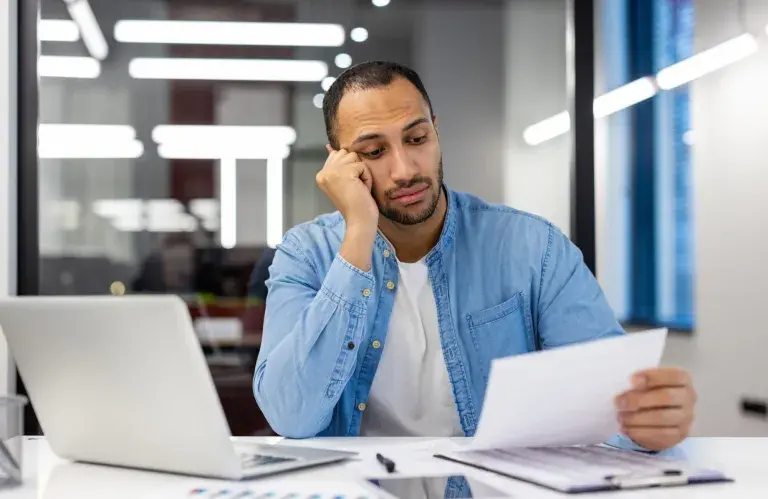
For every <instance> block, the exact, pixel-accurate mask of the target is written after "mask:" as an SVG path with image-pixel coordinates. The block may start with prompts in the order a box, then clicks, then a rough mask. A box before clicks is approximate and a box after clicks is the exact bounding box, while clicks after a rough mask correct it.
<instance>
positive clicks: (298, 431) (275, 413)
mask: <svg viewBox="0 0 768 499" xmlns="http://www.w3.org/2000/svg"><path fill="white" fill-rule="evenodd" d="M261 374H262V376H263V373H261ZM262 376H259V372H258V371H257V374H256V376H254V380H253V394H254V397H255V399H256V404H257V405H258V406H259V409H260V410H261V413H262V414H263V415H264V418H265V419H266V420H267V423H268V424H269V426H270V428H272V430H273V431H274V432H275V433H277V434H278V435H280V436H282V437H286V438H296V439H302V438H312V437H315V436H317V434H318V433H320V432H321V431H322V430H323V427H322V426H321V425H319V424H317V423H318V422H320V420H321V417H320V416H319V415H318V413H317V411H318V409H319V408H318V407H313V404H306V403H303V402H302V401H301V400H296V399H295V398H294V397H291V394H289V393H286V391H287V390H285V389H284V388H282V387H281V388H279V389H278V391H277V392H275V393H272V392H270V391H269V390H268V389H266V387H265V386H264V385H263V384H262V383H261V378H262Z"/></svg>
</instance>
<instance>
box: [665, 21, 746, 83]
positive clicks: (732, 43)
mask: <svg viewBox="0 0 768 499" xmlns="http://www.w3.org/2000/svg"><path fill="white" fill-rule="evenodd" d="M757 48H758V47H757V40H756V39H755V37H754V36H752V35H751V34H749V33H746V34H743V35H741V36H738V37H736V38H733V39H731V40H728V41H727V42H724V43H721V44H720V45H717V46H715V47H713V48H711V49H709V50H705V51H703V52H700V53H698V54H696V55H694V56H692V57H689V58H688V59H685V60H684V61H681V62H678V63H677V64H673V65H672V66H669V67H668V68H664V69H662V70H661V71H659V74H657V75H656V82H657V83H658V85H659V87H660V88H663V89H665V90H667V89H672V88H676V87H679V86H680V85H684V84H686V83H689V82H691V81H693V80H695V79H697V78H701V77H702V76H704V75H706V74H709V73H712V72H713V71H717V70H718V69H721V68H724V67H726V66H728V65H730V64H733V63H735V62H738V61H740V60H742V59H744V58H746V57H749V56H750V55H752V54H754V53H755V52H757Z"/></svg>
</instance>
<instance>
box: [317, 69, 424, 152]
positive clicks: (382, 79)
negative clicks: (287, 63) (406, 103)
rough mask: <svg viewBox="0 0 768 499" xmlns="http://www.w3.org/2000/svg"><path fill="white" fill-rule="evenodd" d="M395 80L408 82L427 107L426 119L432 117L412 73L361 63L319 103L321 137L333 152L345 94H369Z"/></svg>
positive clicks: (332, 87) (341, 77) (340, 80)
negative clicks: (322, 131)
mask: <svg viewBox="0 0 768 499" xmlns="http://www.w3.org/2000/svg"><path fill="white" fill-rule="evenodd" d="M395 78H404V79H406V80H408V81H409V82H411V84H413V86H414V87H416V89H417V90H418V91H419V93H421V95H422V97H424V100H425V101H427V105H428V106H429V114H430V116H429V117H430V118H432V117H433V116H434V114H435V113H434V111H433V110H432V101H431V100H430V99H429V94H427V89H426V88H424V83H422V81H421V78H420V77H419V75H418V73H416V71H414V70H413V69H411V68H409V67H406V66H403V65H402V64H398V63H396V62H389V61H368V62H362V63H360V64H358V65H356V66H352V67H351V68H349V69H347V70H346V71H344V72H343V73H341V75H339V77H338V78H336V81H334V82H333V84H332V85H331V87H330V88H329V89H328V92H327V93H326V94H325V98H324V99H323V118H325V133H326V134H327V135H328V142H329V143H330V145H331V147H333V148H334V149H338V148H339V142H338V139H337V138H336V130H335V127H336V114H337V113H338V111H339V103H340V102H341V99H342V97H344V95H345V94H346V93H347V91H349V90H370V89H373V88H380V87H386V86H388V85H390V84H391V83H392V81H394V80H395Z"/></svg>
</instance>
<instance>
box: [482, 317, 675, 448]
mask: <svg viewBox="0 0 768 499" xmlns="http://www.w3.org/2000/svg"><path fill="white" fill-rule="evenodd" d="M666 337H667V330H666V329H657V330H652V331H646V332H639V333H628V334H625V335H622V336H617V337H611V338H607V339H601V340H595V341H591V342H588V343H580V344H577V345H571V346H564V347H559V348H554V349H551V350H544V351H540V352H534V353H530V354H525V355H519V356H514V357H506V358H502V359H496V360H494V361H493V363H492V365H491V373H490V378H489V380H488V389H487V391H486V394H485V402H484V404H483V411H482V414H481V416H480V422H479V425H478V428H477V432H476V433H475V438H474V440H473V442H472V444H471V445H470V448H471V449H472V450H483V449H509V448H512V447H546V446H560V445H589V444H599V443H602V442H605V441H606V440H608V439H609V438H610V437H612V436H613V435H614V434H616V433H618V431H619V423H618V421H617V418H616V416H617V414H616V409H615V406H614V399H615V397H616V396H617V395H619V394H621V393H623V392H624V391H626V390H628V389H630V387H631V381H630V378H631V376H632V375H633V374H634V373H635V372H637V371H640V370H643V369H650V368H655V367H658V366H659V362H660V361H661V355H662V353H663V351H664V342H665V341H666Z"/></svg>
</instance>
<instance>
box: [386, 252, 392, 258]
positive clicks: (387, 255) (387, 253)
mask: <svg viewBox="0 0 768 499" xmlns="http://www.w3.org/2000/svg"><path fill="white" fill-rule="evenodd" d="M391 254H392V253H390V252H389V250H384V258H389V255H391Z"/></svg>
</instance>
